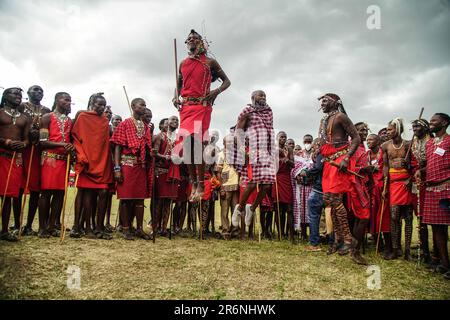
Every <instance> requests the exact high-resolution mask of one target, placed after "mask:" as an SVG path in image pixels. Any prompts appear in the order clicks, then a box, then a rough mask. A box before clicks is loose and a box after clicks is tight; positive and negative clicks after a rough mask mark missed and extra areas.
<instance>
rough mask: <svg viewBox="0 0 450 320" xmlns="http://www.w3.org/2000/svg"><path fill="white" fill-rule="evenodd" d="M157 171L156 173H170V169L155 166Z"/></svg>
mask: <svg viewBox="0 0 450 320" xmlns="http://www.w3.org/2000/svg"><path fill="white" fill-rule="evenodd" d="M155 173H156V175H158V174H164V173H169V169H166V168H160V167H155Z"/></svg>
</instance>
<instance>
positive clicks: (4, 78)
mask: <svg viewBox="0 0 450 320" xmlns="http://www.w3.org/2000/svg"><path fill="white" fill-rule="evenodd" d="M370 5H376V6H378V7H379V8H380V18H381V20H380V22H381V28H380V29H375V30H369V29H368V28H367V25H366V21H367V19H368V18H369V17H370V13H367V8H368V7H369V6H370ZM0 25H1V26H2V28H1V30H0V43H1V44H2V45H1V47H0V86H2V87H10V86H16V85H19V86H21V87H23V88H24V89H27V88H28V87H29V86H31V85H33V84H40V85H42V86H43V88H44V90H45V94H46V96H45V100H44V102H45V104H46V105H51V104H52V100H53V96H54V94H55V93H56V92H57V91H68V92H69V93H71V95H72V98H73V101H74V102H75V105H74V107H73V109H72V113H73V114H74V113H75V111H77V110H79V109H83V108H85V106H86V104H87V100H88V98H89V96H90V95H91V93H93V92H99V91H102V92H105V96H106V99H107V101H108V104H110V105H111V106H112V108H113V111H114V112H115V113H118V114H121V115H122V116H127V114H128V113H129V112H128V107H127V104H126V100H125V98H124V94H123V91H122V85H126V87H127V90H128V92H129V95H130V97H131V98H134V97H137V96H141V97H143V98H144V99H146V101H147V104H148V105H149V106H150V108H151V109H152V111H153V115H154V122H155V123H156V122H158V121H159V119H161V118H163V117H167V116H170V115H173V114H176V110H175V109H174V108H173V106H171V104H170V100H171V97H172V95H173V90H174V84H175V67H174V54H173V39H174V38H176V39H177V43H178V61H179V62H180V61H181V60H182V59H183V58H184V57H185V55H186V50H185V45H184V40H185V38H186V36H187V34H188V32H189V30H190V29H191V28H194V29H196V30H197V31H199V32H201V33H203V35H205V36H206V38H207V39H208V40H209V41H211V43H210V49H211V52H212V54H213V55H214V56H215V57H216V58H217V60H218V61H219V63H220V64H221V66H222V68H223V70H224V71H225V72H226V73H227V75H228V76H229V78H230V80H231V82H232V85H231V87H230V88H229V89H228V90H227V91H226V92H224V93H223V94H222V95H220V96H219V97H218V99H217V101H216V105H215V106H214V112H213V119H212V124H211V127H212V128H217V129H219V130H220V131H221V132H222V133H224V132H225V131H226V129H227V128H229V127H231V126H232V125H234V124H235V122H236V118H237V116H238V114H239V112H240V110H241V109H242V107H243V106H244V105H245V104H246V103H249V100H250V94H251V92H252V91H253V90H256V89H263V90H264V91H266V93H267V97H268V103H269V104H270V105H271V106H272V108H273V111H274V122H275V127H276V129H278V130H284V131H286V132H287V134H288V136H289V137H292V138H294V139H296V140H297V142H300V141H299V140H300V139H301V138H302V137H303V135H304V134H306V133H312V134H313V135H316V134H317V131H318V125H319V121H320V118H321V117H322V114H321V113H319V112H317V108H318V106H319V104H318V101H317V97H319V96H320V95H321V94H323V93H325V92H335V93H337V94H339V95H340V96H341V98H342V100H343V102H344V105H345V107H346V109H347V112H348V114H349V115H350V117H351V119H352V120H353V121H354V122H358V121H366V122H368V123H369V126H370V127H371V129H372V131H374V132H377V131H378V130H379V129H381V128H382V127H383V126H385V124H386V123H387V122H388V121H389V120H391V119H392V118H394V117H398V116H399V117H402V118H404V119H405V120H407V121H410V120H412V119H414V118H416V117H417V116H418V113H419V110H420V107H425V114H424V115H425V117H427V118H429V117H430V116H431V115H432V114H433V113H435V112H448V107H449V98H450V95H449V89H448V88H450V76H449V75H450V61H449V57H450V42H449V41H448V30H450V1H448V0H446V1H444V0H434V1H433V0H431V1H406V0H403V1H375V0H374V1H365V0H348V1H338V0H336V1H293V0H289V1H275V0H273V1H256V0H251V1H223V2H218V1H206V0H203V1H201V0H197V1H194V0H192V1H170V0H164V1H151V2H150V1H113V0H111V1H69V0H66V1H64V0H61V1H12V0H0ZM217 85H218V84H213V87H215V86H217ZM408 134H409V135H410V132H408Z"/></svg>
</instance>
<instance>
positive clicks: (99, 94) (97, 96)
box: [87, 92, 105, 111]
mask: <svg viewBox="0 0 450 320" xmlns="http://www.w3.org/2000/svg"><path fill="white" fill-rule="evenodd" d="M103 95H104V93H103V92H97V93H94V94H92V95H91V96H90V97H89V102H88V106H87V109H88V111H90V110H92V107H93V106H94V103H95V102H96V101H97V99H100V98H101V99H105V97H103Z"/></svg>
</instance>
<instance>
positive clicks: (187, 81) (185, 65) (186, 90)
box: [181, 54, 211, 98]
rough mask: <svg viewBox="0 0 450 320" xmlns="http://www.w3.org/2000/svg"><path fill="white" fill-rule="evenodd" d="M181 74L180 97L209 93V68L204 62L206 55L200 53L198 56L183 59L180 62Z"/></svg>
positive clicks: (203, 95) (199, 95) (197, 96)
mask: <svg viewBox="0 0 450 320" xmlns="http://www.w3.org/2000/svg"><path fill="white" fill-rule="evenodd" d="M181 75H182V77H183V87H182V88H181V96H182V97H184V98H186V97H194V98H200V97H205V96H206V95H207V94H208V93H209V90H210V86H211V70H210V68H209V65H208V64H207V63H206V55H204V54H201V55H200V56H199V57H198V58H196V57H187V58H186V59H184V60H183V62H182V63H181Z"/></svg>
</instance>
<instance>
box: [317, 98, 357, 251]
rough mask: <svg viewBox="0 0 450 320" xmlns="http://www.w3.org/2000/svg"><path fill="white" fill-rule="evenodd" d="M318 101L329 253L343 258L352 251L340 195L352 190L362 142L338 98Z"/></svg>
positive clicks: (350, 237) (350, 235)
mask: <svg viewBox="0 0 450 320" xmlns="http://www.w3.org/2000/svg"><path fill="white" fill-rule="evenodd" d="M319 101H321V107H320V108H321V109H322V111H323V112H324V113H325V116H324V117H323V118H322V121H321V124H320V130H319V137H320V139H321V142H320V144H321V147H320V153H321V154H322V156H323V158H324V167H323V178H322V188H323V192H324V203H325V206H327V207H331V210H332V211H331V212H332V218H333V228H334V233H335V243H334V245H333V246H332V247H331V248H330V253H334V252H336V251H337V250H339V254H340V255H345V254H348V253H349V251H350V250H351V249H352V234H351V233H350V228H349V225H348V220H347V210H346V209H345V207H344V204H343V202H342V200H343V195H344V194H345V193H348V192H350V191H351V190H352V188H353V183H354V176H353V175H352V174H350V170H349V169H354V166H355V159H354V157H353V155H354V153H355V152H356V149H357V148H358V146H359V144H360V142H361V139H360V137H359V135H358V132H357V131H356V128H355V126H354V125H353V123H352V121H351V120H350V118H349V117H348V116H347V114H346V112H345V109H344V106H343V104H342V101H341V99H340V98H339V96H338V95H336V94H334V93H327V94H325V95H324V96H322V97H320V98H319ZM349 137H350V138H351V143H349ZM340 242H342V244H341V243H340Z"/></svg>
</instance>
